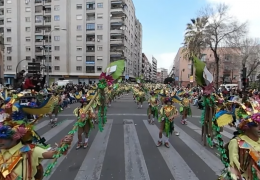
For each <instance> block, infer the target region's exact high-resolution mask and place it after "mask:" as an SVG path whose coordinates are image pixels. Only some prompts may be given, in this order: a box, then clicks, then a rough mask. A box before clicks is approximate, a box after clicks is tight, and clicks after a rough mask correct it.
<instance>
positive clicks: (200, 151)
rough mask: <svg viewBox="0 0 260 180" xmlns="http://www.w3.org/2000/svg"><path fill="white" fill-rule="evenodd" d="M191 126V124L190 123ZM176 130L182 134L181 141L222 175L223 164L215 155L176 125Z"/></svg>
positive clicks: (217, 173)
mask: <svg viewBox="0 0 260 180" xmlns="http://www.w3.org/2000/svg"><path fill="white" fill-rule="evenodd" d="M188 124H189V123H188ZM174 126H175V130H176V131H177V132H179V133H180V139H181V140H182V141H183V142H184V143H185V144H186V145H187V146H188V147H189V148H190V149H192V151H193V152H194V153H195V154H197V156H198V157H200V158H201V159H202V160H203V161H204V162H205V163H206V164H207V165H208V166H209V167H210V168H211V169H212V170H213V171H214V172H215V173H216V175H220V172H221V170H222V169H223V164H222V163H221V161H220V160H219V158H217V157H216V156H215V155H213V154H212V153H211V152H209V151H208V150H207V149H206V148H205V147H203V146H202V145H201V144H199V143H198V142H197V141H195V140H194V139H193V138H192V137H190V136H189V135H188V134H187V133H185V132H184V131H183V130H182V129H181V128H180V127H178V126H177V125H176V123H175V124H174Z"/></svg>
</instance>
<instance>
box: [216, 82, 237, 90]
mask: <svg viewBox="0 0 260 180" xmlns="http://www.w3.org/2000/svg"><path fill="white" fill-rule="evenodd" d="M222 87H224V88H226V89H227V90H228V91H230V90H231V89H233V88H236V89H237V88H238V84H221V85H220V88H222Z"/></svg>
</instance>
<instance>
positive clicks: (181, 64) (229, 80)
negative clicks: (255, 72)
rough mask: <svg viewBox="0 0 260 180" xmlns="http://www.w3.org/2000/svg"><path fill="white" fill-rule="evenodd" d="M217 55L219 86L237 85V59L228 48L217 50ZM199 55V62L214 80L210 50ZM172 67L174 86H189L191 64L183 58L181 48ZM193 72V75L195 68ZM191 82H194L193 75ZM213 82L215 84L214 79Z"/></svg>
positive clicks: (238, 79)
mask: <svg viewBox="0 0 260 180" xmlns="http://www.w3.org/2000/svg"><path fill="white" fill-rule="evenodd" d="M219 53H220V63H219V79H218V82H219V84H239V81H240V69H241V66H240V64H241V63H239V62H238V61H237V59H238V58H237V56H236V54H235V53H234V51H233V50H231V49H229V48H221V49H219ZM201 54H202V57H201V60H202V61H203V62H205V63H206V66H207V68H208V70H209V71H210V72H211V73H212V74H213V77H214V78H216V76H215V74H216V64H215V62H214V61H215V59H214V55H213V53H212V51H211V50H210V49H204V50H203V51H202V53H201ZM174 67H175V70H174V74H175V80H176V81H175V83H176V85H182V86H187V85H188V84H190V83H191V82H190V80H191V79H190V76H191V67H192V64H191V61H189V60H188V59H187V58H185V57H184V54H183V48H180V49H179V50H178V53H177V54H176V56H175V59H174ZM193 72H194V74H195V68H194V71H193ZM193 81H194V82H195V77H194V75H193ZM214 82H216V79H215V80H214ZM193 84H194V83H193Z"/></svg>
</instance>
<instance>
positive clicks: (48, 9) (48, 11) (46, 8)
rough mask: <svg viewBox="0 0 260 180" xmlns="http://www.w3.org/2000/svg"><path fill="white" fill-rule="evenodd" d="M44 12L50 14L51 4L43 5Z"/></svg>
mask: <svg viewBox="0 0 260 180" xmlns="http://www.w3.org/2000/svg"><path fill="white" fill-rule="evenodd" d="M45 13H46V14H50V13H51V6H48V7H45Z"/></svg>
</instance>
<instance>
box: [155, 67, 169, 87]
mask: <svg viewBox="0 0 260 180" xmlns="http://www.w3.org/2000/svg"><path fill="white" fill-rule="evenodd" d="M167 77H168V70H167V69H165V68H158V69H157V82H158V83H163V82H164V79H166V78H167Z"/></svg>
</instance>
